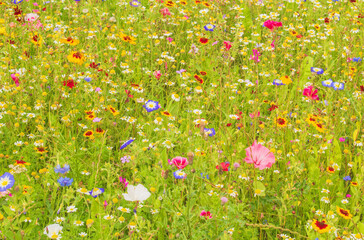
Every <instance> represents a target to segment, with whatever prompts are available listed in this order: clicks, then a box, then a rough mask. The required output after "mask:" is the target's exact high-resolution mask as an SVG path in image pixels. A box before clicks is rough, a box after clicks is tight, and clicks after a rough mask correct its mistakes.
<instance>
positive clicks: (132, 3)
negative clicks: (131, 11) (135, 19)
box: [129, 0, 140, 7]
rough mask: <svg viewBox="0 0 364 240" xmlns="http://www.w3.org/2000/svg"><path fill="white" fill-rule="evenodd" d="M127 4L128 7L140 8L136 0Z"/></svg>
mask: <svg viewBox="0 0 364 240" xmlns="http://www.w3.org/2000/svg"><path fill="white" fill-rule="evenodd" d="M129 4H130V6H132V7H139V6H140V2H139V1H137V0H133V1H131V2H130V3H129Z"/></svg>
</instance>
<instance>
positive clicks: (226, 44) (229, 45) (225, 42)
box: [224, 41, 232, 51]
mask: <svg viewBox="0 0 364 240" xmlns="http://www.w3.org/2000/svg"><path fill="white" fill-rule="evenodd" d="M224 45H225V48H226V50H227V51H229V50H230V48H231V47H232V45H231V42H229V41H224Z"/></svg>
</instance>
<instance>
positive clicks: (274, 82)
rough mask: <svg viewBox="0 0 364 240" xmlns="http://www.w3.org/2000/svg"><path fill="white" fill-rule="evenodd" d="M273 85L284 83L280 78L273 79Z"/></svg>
mask: <svg viewBox="0 0 364 240" xmlns="http://www.w3.org/2000/svg"><path fill="white" fill-rule="evenodd" d="M273 85H276V86H281V85H284V83H283V82H282V80H280V79H274V80H273Z"/></svg>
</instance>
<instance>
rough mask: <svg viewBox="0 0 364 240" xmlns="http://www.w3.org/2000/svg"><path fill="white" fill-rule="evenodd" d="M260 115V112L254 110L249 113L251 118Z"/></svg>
mask: <svg viewBox="0 0 364 240" xmlns="http://www.w3.org/2000/svg"><path fill="white" fill-rule="evenodd" d="M259 116H260V112H253V113H251V114H249V117H251V118H256V117H259Z"/></svg>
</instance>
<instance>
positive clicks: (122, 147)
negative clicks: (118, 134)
mask: <svg viewBox="0 0 364 240" xmlns="http://www.w3.org/2000/svg"><path fill="white" fill-rule="evenodd" d="M134 140H135V139H133V138H131V139H129V140H128V141H126V142H125V143H124V144H123V145H121V147H120V150H121V149H124V148H126V147H127V146H128V145H130V144H131V143H132V142H134Z"/></svg>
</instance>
